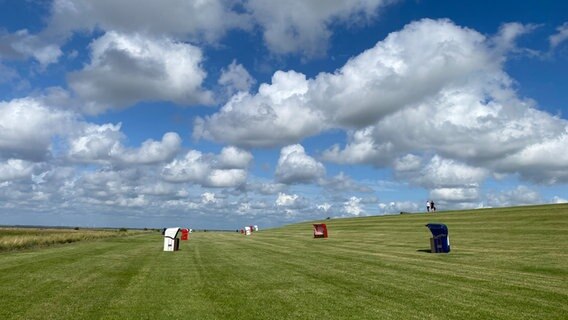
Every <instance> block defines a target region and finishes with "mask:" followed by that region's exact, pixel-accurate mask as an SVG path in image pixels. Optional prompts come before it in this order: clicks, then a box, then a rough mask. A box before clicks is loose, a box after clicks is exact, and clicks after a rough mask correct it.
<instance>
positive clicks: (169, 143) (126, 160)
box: [69, 124, 181, 165]
mask: <svg viewBox="0 0 568 320" xmlns="http://www.w3.org/2000/svg"><path fill="white" fill-rule="evenodd" d="M120 128H121V124H117V125H113V124H103V125H94V124H86V125H85V126H84V129H83V130H82V131H83V132H82V133H81V134H77V135H75V136H72V137H70V141H69V158H70V159H71V160H73V161H77V162H85V163H99V164H114V165H135V164H156V163H160V162H166V161H170V160H172V159H173V158H174V157H175V156H176V155H177V153H178V151H179V149H180V147H181V138H180V137H179V135H178V134H177V133H174V132H168V133H166V134H164V136H163V137H162V141H154V140H152V139H149V140H146V141H144V142H143V143H142V145H141V146H140V148H137V149H133V148H126V147H125V146H123V144H122V140H125V135H124V134H123V133H122V132H121V131H120Z"/></svg>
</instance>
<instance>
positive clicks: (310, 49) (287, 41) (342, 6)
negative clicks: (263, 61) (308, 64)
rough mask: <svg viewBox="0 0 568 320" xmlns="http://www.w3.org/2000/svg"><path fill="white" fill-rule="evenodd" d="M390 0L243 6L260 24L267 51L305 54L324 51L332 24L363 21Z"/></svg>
mask: <svg viewBox="0 0 568 320" xmlns="http://www.w3.org/2000/svg"><path fill="white" fill-rule="evenodd" d="M391 2H394V1H386V0H363V1H360V0H347V1H302V0H290V1H277V2H267V1H262V0H250V1H248V2H246V3H245V6H246V8H247V9H248V10H250V12H251V13H252V15H253V18H254V19H255V20H256V21H257V23H258V24H259V25H260V26H261V28H262V30H263V34H264V40H265V42H266V45H267V46H268V48H269V49H270V51H272V52H274V53H277V54H288V53H297V52H300V53H301V54H302V55H304V56H307V57H317V56H321V55H323V54H324V53H325V52H326V51H327V43H328V40H329V38H330V37H331V34H332V33H331V30H330V25H331V24H334V23H335V24H337V23H343V24H347V25H354V24H357V23H364V22H365V21H368V20H370V19H372V18H374V17H375V16H376V15H377V13H378V9H379V8H381V7H382V6H384V5H386V4H388V3H391Z"/></svg>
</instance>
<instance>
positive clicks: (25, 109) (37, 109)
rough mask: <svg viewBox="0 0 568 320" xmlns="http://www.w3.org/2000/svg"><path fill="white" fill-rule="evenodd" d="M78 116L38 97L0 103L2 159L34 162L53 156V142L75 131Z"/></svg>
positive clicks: (0, 147) (0, 150)
mask: <svg viewBox="0 0 568 320" xmlns="http://www.w3.org/2000/svg"><path fill="white" fill-rule="evenodd" d="M75 123H76V120H75V116H74V115H73V114H72V113H70V112H66V111H61V110H57V109H53V108H49V107H48V106H45V105H44V104H43V103H42V102H41V101H40V100H38V99H34V98H23V99H15V100H12V101H8V102H0V157H4V158H16V159H24V160H32V161H41V160H45V159H46V158H47V157H48V156H49V155H50V154H51V151H52V149H51V147H52V139H53V138H54V137H56V136H57V135H63V134H66V133H68V132H71V131H73V130H74V126H75Z"/></svg>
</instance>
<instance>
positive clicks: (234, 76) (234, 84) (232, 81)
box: [217, 60, 256, 96]
mask: <svg viewBox="0 0 568 320" xmlns="http://www.w3.org/2000/svg"><path fill="white" fill-rule="evenodd" d="M217 82H218V83H219V84H220V85H221V86H223V87H225V93H226V94H227V96H232V95H233V94H235V93H236V92H239V91H245V92H248V91H249V90H250V88H251V87H252V85H253V84H254V83H255V82H256V81H255V80H254V79H253V77H252V76H251V75H250V73H248V71H247V70H246V69H245V67H243V65H242V64H237V61H236V60H233V62H231V64H230V65H229V66H228V67H227V68H226V69H223V70H222V71H221V76H220V77H219V80H218V81H217Z"/></svg>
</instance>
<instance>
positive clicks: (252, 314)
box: [0, 205, 568, 319]
mask: <svg viewBox="0 0 568 320" xmlns="http://www.w3.org/2000/svg"><path fill="white" fill-rule="evenodd" d="M325 222H326V223H327V224H328V227H329V238H328V239H313V238H312V231H311V224H310V223H301V224H296V225H291V226H286V227H284V228H278V229H272V230H264V231H261V232H258V233H255V234H253V235H252V236H249V237H246V236H243V235H240V234H237V233H213V232H207V233H193V234H192V235H191V239H190V240H189V241H184V242H182V243H181V251H179V252H163V251H162V237H161V235H160V234H159V233H157V232H154V233H150V234H142V235H137V236H133V237H123V238H109V239H103V240H99V241H84V242H77V243H73V244H69V245H65V246H55V247H50V248H45V249H37V250H26V251H23V252H4V253H0V292H1V293H2V294H0V306H1V307H0V319H567V316H566V315H568V303H567V302H568V232H567V230H568V205H551V206H535V207H517V208H504V209H492V210H478V211H461V212H444V213H436V214H409V215H397V216H387V217H366V218H354V219H332V220H326V221H325ZM428 222H441V223H445V224H447V225H448V228H449V232H450V238H451V245H452V252H451V253H450V254H431V253H427V252H425V251H427V249H429V238H430V233H429V231H428V229H427V228H426V227H425V226H424V225H425V224H426V223H428Z"/></svg>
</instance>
